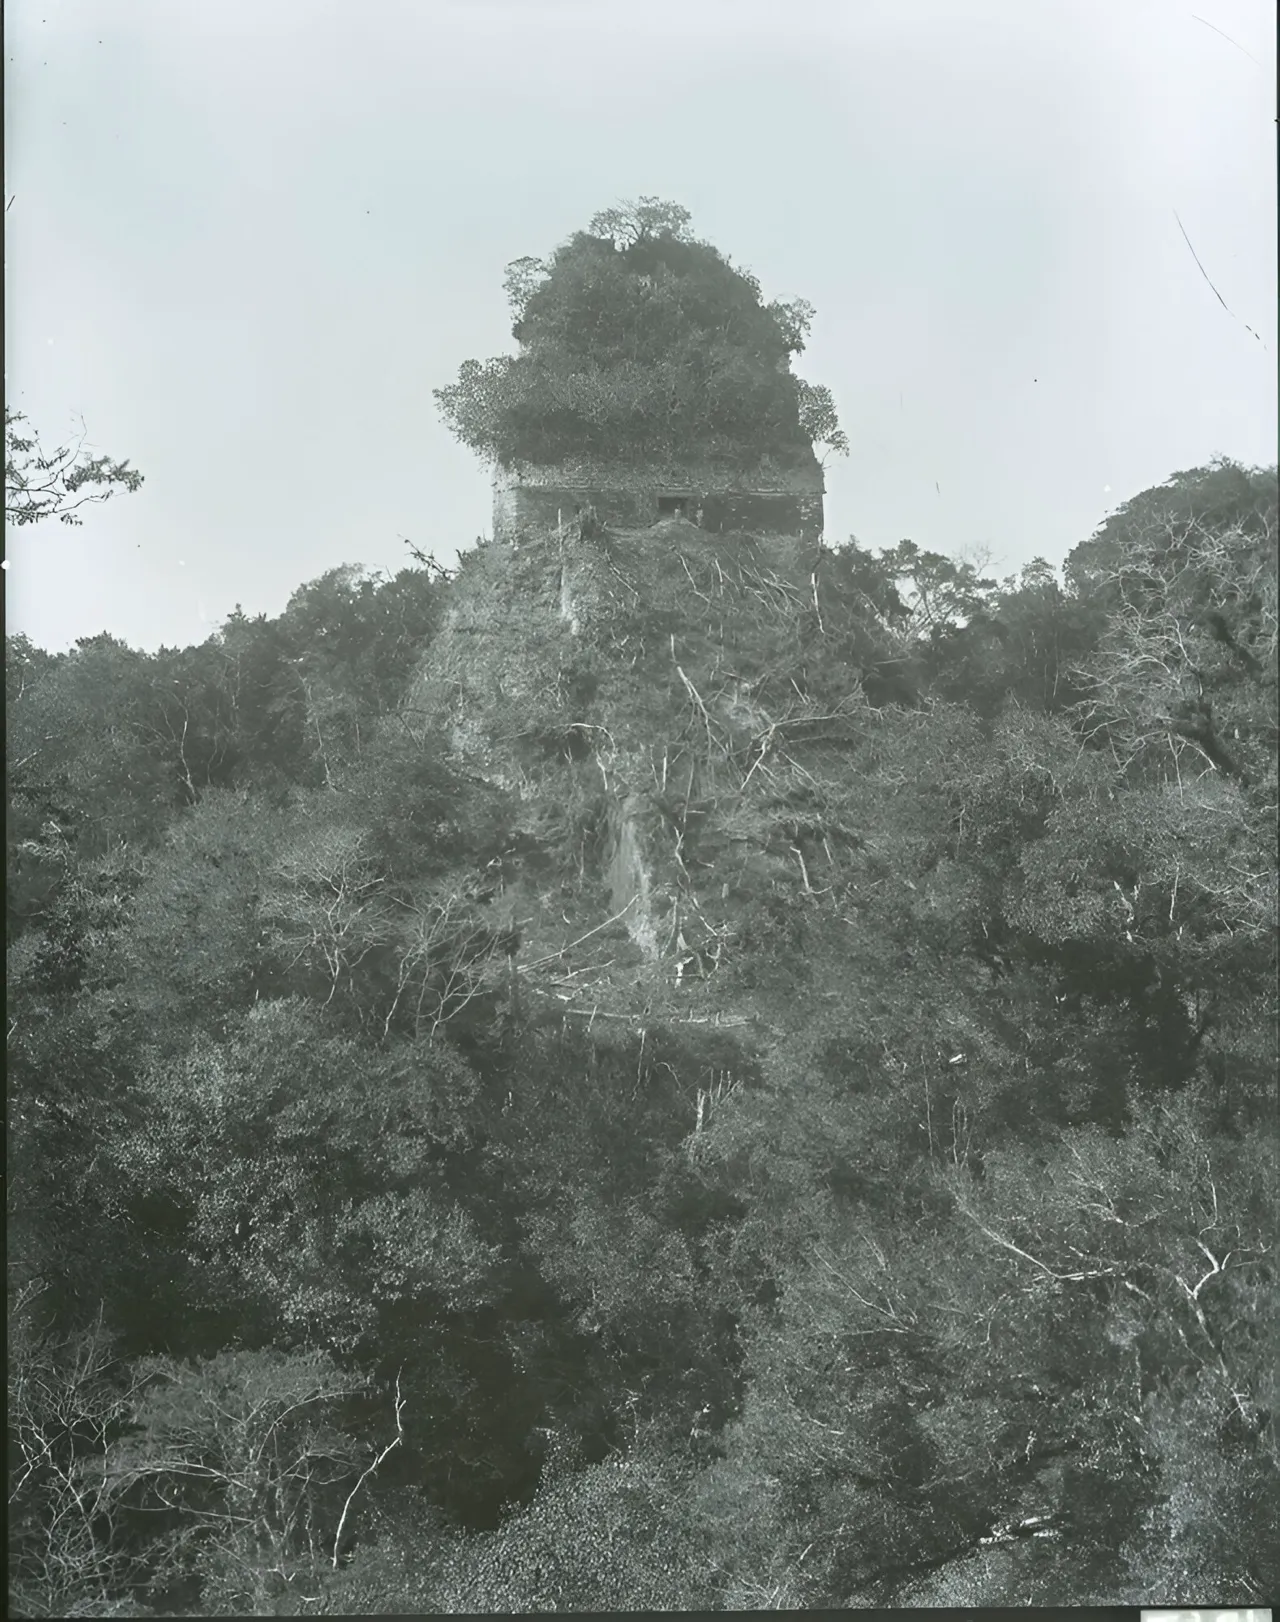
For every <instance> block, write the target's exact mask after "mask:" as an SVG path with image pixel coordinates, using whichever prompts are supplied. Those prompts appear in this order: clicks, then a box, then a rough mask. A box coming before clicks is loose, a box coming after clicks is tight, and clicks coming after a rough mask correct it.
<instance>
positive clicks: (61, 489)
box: [4, 406, 143, 525]
mask: <svg viewBox="0 0 1280 1622" xmlns="http://www.w3.org/2000/svg"><path fill="white" fill-rule="evenodd" d="M26 421H27V419H26V417H25V416H24V414H23V413H22V412H21V411H13V410H11V409H10V408H9V407H8V406H6V407H5V412H4V510H5V519H6V521H7V522H9V523H11V524H14V525H24V524H39V523H43V522H44V521H45V520H47V519H50V518H56V519H57V520H58V522H59V523H61V524H81V523H83V522H84V520H83V519H82V518H81V516H80V510H81V508H83V507H85V506H86V505H88V504H90V503H97V502H103V501H108V500H110V498H111V497H112V496H113V495H115V494H116V492H117V491H118V490H125V491H128V492H129V493H130V494H132V493H133V492H134V491H136V490H138V489H140V488H141V486H142V482H143V475H142V474H141V473H139V472H138V471H137V469H136V468H131V467H130V466H129V464H128V462H127V461H126V462H117V461H115V460H113V459H112V458H111V457H110V456H89V455H86V453H85V450H84V434H83V433H81V436H80V438H79V440H77V441H76V443H75V444H71V443H67V444H65V445H59V446H58V447H57V449H56V450H53V451H50V452H45V451H44V450H42V449H41V447H40V442H39V440H38V439H37V438H36V435H35V432H34V430H32V429H30V428H24V427H23V424H24V423H26Z"/></svg>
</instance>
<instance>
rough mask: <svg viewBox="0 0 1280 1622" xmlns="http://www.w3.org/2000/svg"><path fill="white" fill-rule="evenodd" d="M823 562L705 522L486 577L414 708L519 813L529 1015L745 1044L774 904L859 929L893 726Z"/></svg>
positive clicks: (525, 562) (472, 566)
mask: <svg viewBox="0 0 1280 1622" xmlns="http://www.w3.org/2000/svg"><path fill="white" fill-rule="evenodd" d="M820 563H821V554H820V552H819V549H818V548H816V547H814V546H813V545H811V544H808V545H805V544H802V543H800V542H796V541H792V540H787V539H777V538H770V539H760V538H757V537H751V536H746V535H736V534H731V535H723V534H722V535H711V534H708V533H706V532H704V531H702V530H700V529H698V528H696V527H695V526H693V525H691V524H689V523H686V522H684V521H683V520H681V519H673V520H671V521H668V522H666V523H663V524H659V525H657V526H655V527H653V528H651V529H647V530H642V531H633V532H617V533H604V534H599V535H594V536H590V535H589V536H587V537H585V538H584V537H583V536H581V535H578V534H576V533H574V534H570V533H568V532H564V531H560V532H552V533H550V534H547V535H544V536H543V537H541V538H540V539H539V540H537V541H536V542H534V543H533V544H530V545H527V546H524V547H521V548H519V549H511V548H507V547H503V546H499V545H496V544H491V545H488V546H484V547H482V548H480V549H478V550H477V551H475V552H474V553H472V554H471V555H470V556H469V557H467V558H466V559H465V560H464V562H463V565H462V567H461V569H460V572H459V575H458V577H457V579H456V581H455V582H454V585H453V588H452V599H451V604H450V607H449V611H448V615H447V620H446V625H445V628H444V630H443V631H442V633H441V634H440V635H439V637H438V638H437V639H436V641H435V642H434V644H433V646H432V648H431V651H430V654H429V656H428V658H427V660H426V662H425V665H424V667H423V669H422V670H421V672H420V674H419V677H418V680H417V681H416V683H415V685H414V688H413V690H412V692H411V694H410V696H409V700H408V703H409V706H410V708H411V709H412V710H414V711H416V712H418V713H419V714H424V715H428V716H432V717H434V718H435V719H436V721H437V722H440V721H443V724H444V725H443V732H444V736H445V737H446V738H447V740H448V746H449V748H450V750H451V751H452V753H453V754H454V756H455V757H456V759H457V761H458V763H459V764H462V765H465V766H466V767H467V768H468V769H470V770H471V771H473V772H477V773H478V774H480V775H482V776H484V777H485V778H487V779H488V780H489V781H491V782H494V783H496V784H499V785H501V786H503V787H505V788H507V789H508V790H510V791H512V792H513V794H514V795H515V796H516V798H517V800H518V803H519V806H520V813H519V817H518V822H519V827H518V830H517V831H516V837H515V838H514V839H513V841H512V848H511V851H510V852H509V854H508V857H507V858H506V862H505V866H504V873H503V877H502V889H501V895H500V897H497V898H495V901H496V905H497V906H498V907H500V908H502V909H505V911H506V912H507V914H508V917H509V921H510V923H512V924H513V925H515V926H516V927H517V928H518V929H519V930H520V935H521V942H522V945H521V950H520V953H519V957H518V964H519V967H520V971H521V973H522V976H523V984H524V986H525V988H526V991H527V993H528V995H529V996H531V997H532V998H534V999H541V1000H543V1001H544V1002H545V1001H548V1000H550V1001H551V1002H553V1003H555V1004H558V1005H559V1008H560V1009H561V1010H562V1011H566V1012H572V1013H575V1014H584V1015H586V1016H587V1017H591V1016H592V1015H593V1014H594V1015H595V1017H606V1016H610V1015H613V1016H616V1015H621V1014H626V1015H628V1016H629V1015H632V1014H635V1013H636V1012H637V1011H639V1010H641V1009H647V1010H648V1011H649V1012H650V1013H651V1014H656V1013H657V1012H658V1010H659V1009H661V1010H662V1014H663V1016H664V1017H668V1018H673V1019H684V1020H708V1021H712V1022H730V1023H735V1024H736V1023H738V1022H740V1021H745V1020H746V1017H747V1015H746V1003H747V1002H748V1001H749V1003H750V1006H751V1009H752V1011H753V1014H755V1015H759V1014H760V1013H761V1011H762V1009H763V1008H765V1007H767V1005H768V998H767V996H765V997H763V998H762V997H761V995H760V990H761V988H760V987H759V986H758V985H755V984H752V985H750V986H747V985H746V983H745V982H744V978H743V974H742V972H741V970H742V969H743V966H744V959H745V957H746V955H747V954H745V953H744V952H742V951H741V947H742V944H743V939H744V936H745V935H747V934H749V933H752V932H754V933H755V934H757V935H758V934H759V933H760V931H761V930H762V929H764V930H768V929H769V928H770V922H769V920H770V904H771V903H773V904H774V912H775V914H776V912H777V904H778V903H782V904H783V906H784V909H785V910H787V911H790V910H792V909H793V908H795V907H799V906H803V905H804V904H805V903H808V904H809V906H810V908H811V910H812V911H813V912H814V913H815V914H817V913H821V914H823V915H824V916H826V917H828V918H832V917H834V918H837V919H839V918H842V917H843V918H845V919H852V917H853V916H854V910H855V909H854V898H855V893H856V883H857V879H858V877H859V875H861V876H862V877H863V878H864V879H866V878H867V877H868V876H869V875H870V874H871V873H872V871H873V870H874V867H875V853H874V848H873V846H874V842H873V841H872V842H870V843H869V842H868V840H867V829H866V816H867V813H868V811H869V808H868V807H867V806H863V805H861V804H860V803H859V802H860V797H859V795H858V793H857V788H856V776H855V775H854V774H853V773H852V771H851V768H852V766H853V762H854V760H855V758H856V757H857V756H858V755H859V754H860V753H863V752H865V751H866V750H867V749H868V748H872V747H874V745H875V742H876V740H877V738H878V737H879V735H880V734H881V732H882V727H881V722H880V714H879V712H878V711H876V710H875V709H873V708H872V707H871V706H870V705H869V704H868V702H867V700H866V697H865V696H864V693H863V691H862V687H861V683H860V680H859V671H858V666H857V664H856V662H855V660H856V651H857V650H856V638H855V637H854V636H853V635H852V633H851V630H850V625H849V623H848V620H849V616H848V613H847V605H845V604H844V603H843V602H841V601H839V600H837V599H834V598H833V600H832V601H831V602H830V603H829V604H827V603H824V601H823V594H824V580H823V576H822V570H821V567H820ZM748 990H749V991H750V997H749V998H747V997H744V992H745V991H748Z"/></svg>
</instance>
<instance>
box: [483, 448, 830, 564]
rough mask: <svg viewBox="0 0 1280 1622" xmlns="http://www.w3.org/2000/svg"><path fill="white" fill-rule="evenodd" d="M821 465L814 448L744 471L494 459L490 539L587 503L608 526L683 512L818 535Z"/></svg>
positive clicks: (753, 528)
mask: <svg viewBox="0 0 1280 1622" xmlns="http://www.w3.org/2000/svg"><path fill="white" fill-rule="evenodd" d="M824 488H825V487H824V483H823V477H822V468H821V466H820V465H819V462H818V459H817V457H816V456H815V455H814V454H813V452H812V451H810V452H809V454H808V457H807V459H805V458H803V457H802V458H801V459H800V460H799V461H798V462H797V461H795V460H794V458H792V460H791V465H782V464H778V465H774V464H771V463H761V464H759V465H758V466H756V467H754V468H749V469H742V470H737V469H731V470H726V469H725V468H724V467H712V466H709V465H705V464H695V463H690V464H665V465H655V464H652V463H625V464H624V463H621V462H617V463H612V462H603V461H591V460H575V461H572V462H561V463H559V464H557V465H556V466H554V467H552V466H542V465H534V464H532V463H527V462H526V463H518V464H513V465H510V466H508V465H505V464H502V463H499V464H497V465H496V467H495V469H494V475H493V533H494V538H495V539H496V540H500V541H507V542H509V543H511V544H514V545H518V544H519V543H520V541H521V540H522V539H528V538H530V537H532V536H533V535H535V534H537V533H538V532H540V531H542V532H545V531H546V530H548V529H553V528H555V527H556V526H557V525H560V524H570V523H573V522H574V521H575V519H576V518H577V517H579V516H580V515H581V513H582V512H583V511H585V510H586V509H587V508H590V509H592V510H593V511H594V514H595V517H596V518H597V519H598V520H599V522H600V523H602V524H604V525H606V526H607V527H608V528H610V529H645V528H648V527H649V526H650V525H651V524H656V523H658V522H660V521H661V520H662V519H664V518H672V517H676V516H679V517H682V518H684V519H686V520H687V521H688V522H689V523H691V524H696V525H698V527H699V528H700V529H706V530H711V531H716V532H718V531H722V530H742V531H745V532H746V533H748V534H752V535H790V536H797V537H799V538H801V539H805V540H817V539H818V538H819V537H820V536H821V534H822V522H823V514H822V497H823V493H824Z"/></svg>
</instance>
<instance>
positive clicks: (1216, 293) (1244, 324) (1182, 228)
mask: <svg viewBox="0 0 1280 1622" xmlns="http://www.w3.org/2000/svg"><path fill="white" fill-rule="evenodd" d="M1173 217H1174V219H1175V220H1177V221H1178V229H1179V231H1181V232H1182V240H1183V241H1184V242H1185V243H1186V245H1187V247H1188V248H1190V250H1191V257H1192V258H1193V259H1194V260H1195V262H1196V269H1197V270H1198V271H1199V272H1200V274H1201V275H1202V276H1203V277H1204V279H1205V281H1206V282H1208V283H1209V288H1210V290H1211V291H1212V293H1213V296H1214V298H1216V299H1217V301H1218V303H1219V304H1221V306H1222V308H1223V309H1224V310H1225V311H1226V312H1227V314H1228V315H1229V316H1230V317H1231V319H1232V320H1233V321H1240V317H1239V316H1238V315H1237V314H1236V313H1235V311H1234V310H1233V309H1232V308H1231V307H1230V305H1229V304H1228V303H1227V301H1226V299H1224V298H1223V296H1222V294H1221V293H1219V291H1218V289H1217V288H1216V287H1214V285H1213V282H1212V281H1211V280H1210V278H1209V272H1208V271H1207V270H1206V269H1205V268H1204V266H1203V265H1202V264H1201V263H1200V255H1199V254H1198V253H1197V252H1196V250H1195V248H1194V247H1192V243H1191V238H1190V237H1189V236H1188V235H1187V228H1186V226H1185V225H1183V223H1182V221H1181V220H1180V219H1178V211H1177V209H1176V208H1175V209H1174V211H1173ZM1240 325H1241V326H1242V327H1243V328H1244V330H1245V331H1246V332H1247V333H1249V334H1251V336H1253V337H1254V338H1258V334H1257V333H1256V332H1254V330H1253V328H1252V327H1251V326H1250V325H1249V323H1248V322H1247V321H1240ZM1258 342H1259V343H1260V344H1262V347H1263V348H1264V349H1266V347H1267V346H1266V344H1264V343H1262V339H1261V338H1258Z"/></svg>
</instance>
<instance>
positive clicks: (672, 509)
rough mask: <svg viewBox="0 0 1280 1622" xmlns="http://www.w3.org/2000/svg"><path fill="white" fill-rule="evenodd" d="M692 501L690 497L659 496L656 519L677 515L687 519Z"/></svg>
mask: <svg viewBox="0 0 1280 1622" xmlns="http://www.w3.org/2000/svg"><path fill="white" fill-rule="evenodd" d="M692 499H693V498H692V496H659V497H658V517H659V518H672V517H674V516H675V515H676V514H677V513H679V515H680V517H681V518H687V517H688V516H689V503H690V502H691V501H692Z"/></svg>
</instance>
